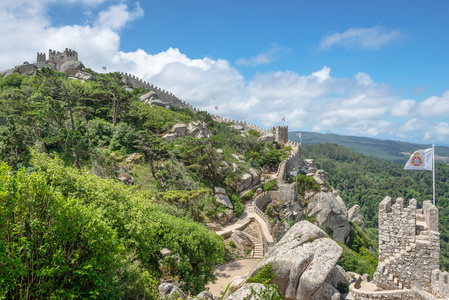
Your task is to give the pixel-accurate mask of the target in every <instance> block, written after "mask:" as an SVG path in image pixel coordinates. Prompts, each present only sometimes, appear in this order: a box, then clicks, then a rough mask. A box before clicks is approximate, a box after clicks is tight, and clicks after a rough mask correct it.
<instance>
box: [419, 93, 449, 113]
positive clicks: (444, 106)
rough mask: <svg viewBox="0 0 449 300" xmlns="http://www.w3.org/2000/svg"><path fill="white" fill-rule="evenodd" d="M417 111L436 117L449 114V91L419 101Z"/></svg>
mask: <svg viewBox="0 0 449 300" xmlns="http://www.w3.org/2000/svg"><path fill="white" fill-rule="evenodd" d="M417 113H418V114H419V115H421V116H424V117H436V116H442V115H447V114H449V91H446V92H444V93H443V95H442V96H441V97H437V96H432V97H429V98H427V99H426V100H424V101H423V102H421V103H419V105H418V107H417Z"/></svg>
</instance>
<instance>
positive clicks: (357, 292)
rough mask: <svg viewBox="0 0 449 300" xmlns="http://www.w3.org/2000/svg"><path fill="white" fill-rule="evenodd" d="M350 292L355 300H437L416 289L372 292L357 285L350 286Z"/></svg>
mask: <svg viewBox="0 0 449 300" xmlns="http://www.w3.org/2000/svg"><path fill="white" fill-rule="evenodd" d="M349 292H350V294H351V296H352V299H354V300H378V299H379V300H380V299H382V300H405V299H407V300H436V299H438V298H435V297H433V296H432V295H431V294H428V293H423V292H420V291H417V290H414V289H404V290H393V291H372V290H370V289H364V288H363V285H362V288H355V284H351V285H350V286H349Z"/></svg>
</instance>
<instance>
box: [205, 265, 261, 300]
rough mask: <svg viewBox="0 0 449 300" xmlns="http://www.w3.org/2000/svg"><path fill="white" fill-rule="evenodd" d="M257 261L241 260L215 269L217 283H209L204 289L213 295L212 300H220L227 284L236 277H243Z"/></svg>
mask: <svg viewBox="0 0 449 300" xmlns="http://www.w3.org/2000/svg"><path fill="white" fill-rule="evenodd" d="M258 261H259V259H241V260H236V261H233V262H230V263H227V264H224V265H221V266H218V267H216V268H215V272H214V273H215V276H217V281H216V282H215V283H209V284H208V285H207V286H206V287H207V288H209V292H211V293H212V295H214V299H220V298H221V296H222V295H223V293H224V291H225V290H226V287H227V286H228V284H229V283H230V282H231V281H232V279H233V278H234V277H236V276H245V275H246V274H248V272H249V271H251V270H252V269H253V268H254V266H255V265H256V264H257V262H258Z"/></svg>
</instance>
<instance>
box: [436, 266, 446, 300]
mask: <svg viewBox="0 0 449 300" xmlns="http://www.w3.org/2000/svg"><path fill="white" fill-rule="evenodd" d="M432 288H433V290H434V291H435V293H436V294H437V295H438V296H440V297H445V298H447V297H448V296H449V273H448V272H446V271H444V272H442V271H440V270H438V269H435V270H433V271H432Z"/></svg>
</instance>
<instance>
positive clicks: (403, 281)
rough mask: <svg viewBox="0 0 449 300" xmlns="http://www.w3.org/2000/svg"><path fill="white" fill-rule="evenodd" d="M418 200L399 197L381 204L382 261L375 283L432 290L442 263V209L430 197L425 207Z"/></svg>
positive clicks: (388, 286) (383, 201) (399, 287)
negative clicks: (406, 203)
mask: <svg viewBox="0 0 449 300" xmlns="http://www.w3.org/2000/svg"><path fill="white" fill-rule="evenodd" d="M416 204H417V202H416V200H415V199H412V200H410V203H409V205H408V207H404V199H402V198H398V199H397V200H396V203H395V204H394V205H392V203H391V198H390V197H386V198H385V199H384V200H382V202H381V203H380V204H379V264H378V267H377V271H376V272H375V273H374V283H376V284H377V286H379V287H381V288H383V289H384V290H397V289H403V288H411V287H412V286H414V287H417V288H419V289H420V290H425V291H427V292H432V287H431V277H432V271H433V270H438V269H439V265H440V233H439V232H438V209H437V208H436V207H435V205H433V204H432V203H431V201H429V200H427V201H424V203H423V208H422V209H417V208H416Z"/></svg>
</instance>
